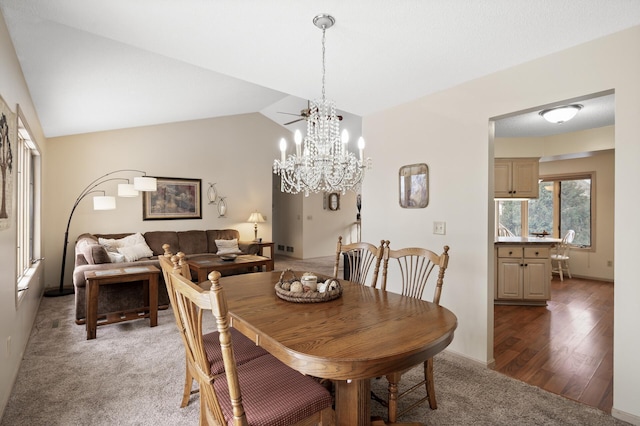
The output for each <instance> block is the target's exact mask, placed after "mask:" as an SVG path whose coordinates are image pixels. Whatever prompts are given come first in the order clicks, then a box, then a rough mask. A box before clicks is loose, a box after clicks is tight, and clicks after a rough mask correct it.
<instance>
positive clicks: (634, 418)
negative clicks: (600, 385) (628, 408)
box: [611, 408, 640, 426]
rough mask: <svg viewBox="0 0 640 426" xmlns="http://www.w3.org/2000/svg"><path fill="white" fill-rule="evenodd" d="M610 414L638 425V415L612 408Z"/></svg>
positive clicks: (639, 423)
mask: <svg viewBox="0 0 640 426" xmlns="http://www.w3.org/2000/svg"><path fill="white" fill-rule="evenodd" d="M611 416H612V417H615V418H616V419H619V420H622V421H625V422H627V423H631V424H632V425H635V426H640V417H639V416H636V415H634V414H629V413H627V412H624V411H621V410H617V409H615V408H612V409H611Z"/></svg>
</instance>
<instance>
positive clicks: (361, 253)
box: [333, 236, 385, 288]
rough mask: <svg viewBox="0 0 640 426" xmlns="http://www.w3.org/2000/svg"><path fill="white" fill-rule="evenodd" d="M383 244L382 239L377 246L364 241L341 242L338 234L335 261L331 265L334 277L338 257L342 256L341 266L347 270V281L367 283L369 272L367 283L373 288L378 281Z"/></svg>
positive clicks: (336, 272) (336, 271)
mask: <svg viewBox="0 0 640 426" xmlns="http://www.w3.org/2000/svg"><path fill="white" fill-rule="evenodd" d="M384 244H385V241H384V240H382V241H380V245H379V246H378V247H376V246H374V245H373V244H370V243H364V242H359V243H352V244H342V236H339V237H338V245H337V247H336V261H335V265H334V267H333V276H334V278H338V270H339V269H340V257H343V268H344V270H345V271H347V270H348V271H349V276H348V279H349V281H353V282H356V283H358V284H362V285H367V279H368V278H369V276H370V273H371V278H370V281H369V285H370V286H371V287H373V288H375V287H376V285H377V282H378V273H379V271H380V263H381V262H382V254H383V250H384ZM344 278H345V279H347V276H346V275H345V277H344Z"/></svg>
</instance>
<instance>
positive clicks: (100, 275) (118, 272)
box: [84, 265, 160, 340]
mask: <svg viewBox="0 0 640 426" xmlns="http://www.w3.org/2000/svg"><path fill="white" fill-rule="evenodd" d="M159 275H160V270H159V269H158V268H156V267H155V266H153V265H149V266H132V267H128V268H117V269H105V270H98V271H87V272H85V273H84V277H85V279H86V281H87V297H86V300H87V305H86V306H87V312H86V315H87V318H86V327H87V340H90V339H95V338H96V330H97V328H98V325H105V324H114V323H117V322H121V321H128V320H132V319H138V318H147V317H148V318H149V326H150V327H155V326H156V325H158V276H159ZM135 281H142V282H143V283H144V284H143V285H144V300H143V304H144V308H142V309H141V310H140V312H134V313H131V314H130V315H120V314H112V315H107V317H106V319H104V320H103V321H101V322H99V323H98V293H99V292H100V286H101V285H109V284H119V283H127V282H135Z"/></svg>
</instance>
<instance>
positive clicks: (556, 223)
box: [495, 171, 597, 252]
mask: <svg viewBox="0 0 640 426" xmlns="http://www.w3.org/2000/svg"><path fill="white" fill-rule="evenodd" d="M580 179H590V180H591V191H590V202H591V206H590V208H591V212H590V215H591V220H590V222H589V228H590V237H591V244H590V245H589V246H584V245H575V246H574V245H572V248H575V249H578V250H582V251H586V252H595V251H596V249H595V247H596V237H597V236H596V226H595V223H596V193H597V191H596V172H595V171H589V172H576V173H556V174H549V175H543V176H540V177H539V180H538V182H539V183H541V182H549V183H553V229H552V231H553V232H552V234H551V235H550V237H553V238H562V235H560V233H561V231H560V227H561V223H560V213H561V211H560V210H561V200H560V202H558V200H559V192H558V189H559V188H560V181H567V180H580ZM500 201H518V200H516V199H497V200H495V203H496V205H495V215H496V219H495V221H496V235H497V232H498V226H499V223H500V210H499V202H500ZM519 201H520V203H521V204H520V235H523V236H526V235H529V200H528V199H522V200H519Z"/></svg>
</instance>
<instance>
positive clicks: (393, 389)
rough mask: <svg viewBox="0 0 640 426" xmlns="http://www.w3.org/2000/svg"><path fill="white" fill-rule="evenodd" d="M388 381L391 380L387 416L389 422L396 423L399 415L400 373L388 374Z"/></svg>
mask: <svg viewBox="0 0 640 426" xmlns="http://www.w3.org/2000/svg"><path fill="white" fill-rule="evenodd" d="M387 381H388V382H389V399H388V400H387V402H388V404H389V406H388V408H387V416H388V420H389V423H395V422H396V420H397V417H398V382H399V381H400V375H399V374H389V375H387Z"/></svg>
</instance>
